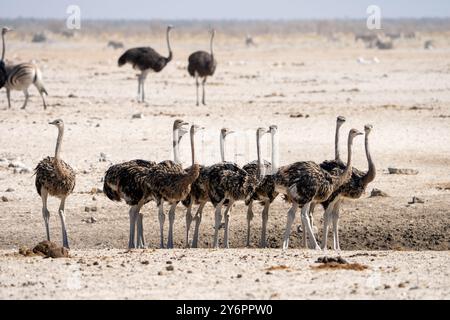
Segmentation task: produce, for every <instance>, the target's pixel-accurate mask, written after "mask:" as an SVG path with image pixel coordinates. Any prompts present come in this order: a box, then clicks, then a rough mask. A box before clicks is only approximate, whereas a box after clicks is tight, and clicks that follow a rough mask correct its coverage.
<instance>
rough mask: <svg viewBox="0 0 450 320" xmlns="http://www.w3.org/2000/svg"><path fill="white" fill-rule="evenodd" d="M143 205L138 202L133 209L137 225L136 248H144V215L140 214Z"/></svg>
mask: <svg viewBox="0 0 450 320" xmlns="http://www.w3.org/2000/svg"><path fill="white" fill-rule="evenodd" d="M143 205H144V203H141V202H139V203H138V204H137V206H136V209H135V216H136V219H137V220H136V224H137V237H136V238H137V248H141V249H144V248H145V239H144V215H143V214H142V213H141V209H142V206H143Z"/></svg>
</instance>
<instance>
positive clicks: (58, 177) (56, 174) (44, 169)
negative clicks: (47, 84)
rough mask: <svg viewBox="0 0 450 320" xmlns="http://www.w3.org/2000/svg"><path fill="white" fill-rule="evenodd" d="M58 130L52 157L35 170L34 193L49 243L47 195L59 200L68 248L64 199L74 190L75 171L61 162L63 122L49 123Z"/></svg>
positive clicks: (63, 232) (64, 244) (59, 120)
mask: <svg viewBox="0 0 450 320" xmlns="http://www.w3.org/2000/svg"><path fill="white" fill-rule="evenodd" d="M49 124H52V125H54V126H56V127H57V128H58V139H57V141H56V149H55V156H54V157H46V158H44V159H43V160H42V161H41V162H39V164H38V165H37V167H36V169H35V173H36V181H35V185H36V191H37V192H38V194H39V196H40V197H41V198H42V215H43V217H44V222H45V230H46V232H47V240H48V241H50V230H49V220H50V213H49V211H48V209H47V197H48V195H51V196H54V197H58V198H59V199H61V204H60V205H59V211H58V213H59V217H60V219H61V226H62V235H63V246H64V247H66V248H69V240H68V238H67V231H66V219H65V211H64V206H65V203H66V198H67V197H68V196H69V195H70V194H71V193H72V191H73V189H74V188H75V171H74V170H73V169H72V167H71V166H70V165H68V164H67V163H65V162H64V161H63V160H61V157H60V154H61V145H62V139H63V135H64V122H63V121H62V120H61V119H57V120H55V121H53V122H50V123H49Z"/></svg>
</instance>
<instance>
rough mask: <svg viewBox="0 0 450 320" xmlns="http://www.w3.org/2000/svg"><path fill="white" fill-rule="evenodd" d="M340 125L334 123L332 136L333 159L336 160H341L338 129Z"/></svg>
mask: <svg viewBox="0 0 450 320" xmlns="http://www.w3.org/2000/svg"><path fill="white" fill-rule="evenodd" d="M340 128H341V126H340V125H339V124H337V125H336V134H335V137H334V159H335V160H336V161H341V152H340V149H339V130H340Z"/></svg>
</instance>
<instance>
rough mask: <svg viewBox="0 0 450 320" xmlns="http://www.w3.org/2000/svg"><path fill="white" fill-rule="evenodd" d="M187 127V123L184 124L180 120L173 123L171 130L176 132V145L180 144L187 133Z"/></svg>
mask: <svg viewBox="0 0 450 320" xmlns="http://www.w3.org/2000/svg"><path fill="white" fill-rule="evenodd" d="M188 125H189V123H188V122H185V121H184V120H181V119H177V120H175V121H174V122H173V130H178V143H179V142H180V140H181V138H182V137H183V136H184V135H185V134H186V133H188V132H189V130H188V128H187V126H188Z"/></svg>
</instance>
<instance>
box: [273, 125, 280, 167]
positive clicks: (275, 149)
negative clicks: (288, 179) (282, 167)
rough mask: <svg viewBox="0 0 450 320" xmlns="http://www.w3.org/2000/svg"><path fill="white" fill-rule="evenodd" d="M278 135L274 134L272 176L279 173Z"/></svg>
mask: <svg viewBox="0 0 450 320" xmlns="http://www.w3.org/2000/svg"><path fill="white" fill-rule="evenodd" d="M278 156H279V155H278V134H277V133H276V132H275V133H272V159H271V160H272V174H275V173H276V172H277V171H278V166H279V164H278V162H279V159H278Z"/></svg>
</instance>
